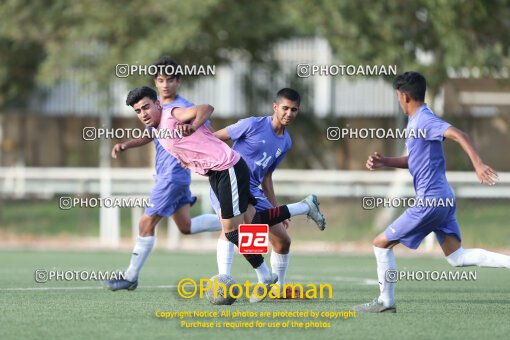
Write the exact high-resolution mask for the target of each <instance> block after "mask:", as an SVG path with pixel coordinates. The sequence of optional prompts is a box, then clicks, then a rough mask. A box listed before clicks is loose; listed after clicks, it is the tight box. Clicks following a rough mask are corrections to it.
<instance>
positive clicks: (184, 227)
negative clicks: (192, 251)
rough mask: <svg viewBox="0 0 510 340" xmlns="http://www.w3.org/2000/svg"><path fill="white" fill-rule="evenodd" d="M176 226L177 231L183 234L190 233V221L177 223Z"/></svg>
mask: <svg viewBox="0 0 510 340" xmlns="http://www.w3.org/2000/svg"><path fill="white" fill-rule="evenodd" d="M177 228H179V231H180V232H181V233H182V234H184V235H189V234H191V223H189V222H182V223H177Z"/></svg>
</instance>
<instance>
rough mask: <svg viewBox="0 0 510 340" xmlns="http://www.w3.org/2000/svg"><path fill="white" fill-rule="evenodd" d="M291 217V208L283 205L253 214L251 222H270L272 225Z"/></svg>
mask: <svg viewBox="0 0 510 340" xmlns="http://www.w3.org/2000/svg"><path fill="white" fill-rule="evenodd" d="M289 218H290V212H289V208H288V207H287V206H286V205H281V206H279V207H276V208H271V209H267V210H264V211H261V212H258V213H256V214H255V216H253V220H252V221H251V224H268V225H269V226H270V227H272V226H274V225H275V224H278V223H280V222H283V221H285V220H286V219H289Z"/></svg>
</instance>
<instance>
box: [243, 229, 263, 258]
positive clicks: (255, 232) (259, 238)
mask: <svg viewBox="0 0 510 340" xmlns="http://www.w3.org/2000/svg"><path fill="white" fill-rule="evenodd" d="M268 252H269V225H267V224H240V225H239V254H267V253H268Z"/></svg>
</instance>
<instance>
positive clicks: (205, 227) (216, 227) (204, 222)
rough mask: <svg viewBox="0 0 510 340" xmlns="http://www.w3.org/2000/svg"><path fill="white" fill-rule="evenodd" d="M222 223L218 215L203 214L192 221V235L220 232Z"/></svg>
mask: <svg viewBox="0 0 510 340" xmlns="http://www.w3.org/2000/svg"><path fill="white" fill-rule="evenodd" d="M220 230H221V223H220V219H219V218H218V216H217V215H214V214H203V215H199V216H197V217H193V218H192V219H191V226H190V234H197V233H202V232H204V231H220Z"/></svg>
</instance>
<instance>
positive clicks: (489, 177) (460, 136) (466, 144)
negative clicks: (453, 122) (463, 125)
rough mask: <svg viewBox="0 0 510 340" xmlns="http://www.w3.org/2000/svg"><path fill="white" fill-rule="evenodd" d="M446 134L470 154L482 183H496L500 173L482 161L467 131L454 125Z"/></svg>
mask: <svg viewBox="0 0 510 340" xmlns="http://www.w3.org/2000/svg"><path fill="white" fill-rule="evenodd" d="M444 136H445V137H446V138H448V139H451V140H453V141H455V142H457V143H459V144H460V146H461V147H462V149H463V150H464V152H465V153H466V154H467V155H468V156H469V159H470V160H471V163H472V164H473V168H474V169H475V172H476V176H477V177H478V180H479V181H480V183H484V182H485V183H487V184H488V185H494V184H495V183H496V181H497V180H498V174H497V173H496V171H494V169H492V168H491V167H490V166H488V165H487V164H485V163H484V162H483V161H482V159H481V158H480V155H479V153H478V151H477V150H476V147H475V145H474V143H473V141H472V140H471V138H469V136H468V135H467V134H466V133H465V132H463V131H461V130H459V129H457V128H455V127H453V126H452V127H450V128H448V129H447V130H446V131H445V133H444Z"/></svg>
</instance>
